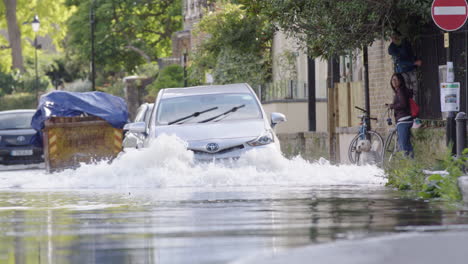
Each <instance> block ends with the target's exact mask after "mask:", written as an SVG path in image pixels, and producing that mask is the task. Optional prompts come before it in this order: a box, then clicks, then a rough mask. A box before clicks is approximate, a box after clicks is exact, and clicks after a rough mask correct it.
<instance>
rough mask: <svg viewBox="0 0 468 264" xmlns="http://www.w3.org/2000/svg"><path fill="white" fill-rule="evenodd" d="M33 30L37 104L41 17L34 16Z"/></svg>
mask: <svg viewBox="0 0 468 264" xmlns="http://www.w3.org/2000/svg"><path fill="white" fill-rule="evenodd" d="M31 26H32V30H33V31H34V34H35V36H34V50H35V63H34V64H35V69H36V102H37V101H38V99H39V98H38V97H39V95H38V94H39V77H38V74H37V48H38V44H37V32H38V31H39V27H40V26H41V23H40V22H39V17H38V16H37V15H35V16H34V19H33V21H32V22H31Z"/></svg>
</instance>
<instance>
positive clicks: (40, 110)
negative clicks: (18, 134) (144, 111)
mask: <svg viewBox="0 0 468 264" xmlns="http://www.w3.org/2000/svg"><path fill="white" fill-rule="evenodd" d="M82 114H88V115H92V116H97V117H100V118H102V119H104V120H106V121H107V122H109V124H110V125H112V126H113V127H115V128H123V126H124V125H125V124H126V123H127V120H128V110H127V103H126V102H125V100H124V99H123V98H120V97H117V96H113V95H110V94H107V93H103V92H85V93H78V92H66V91H53V92H50V93H47V94H45V95H43V96H41V99H40V100H39V105H38V107H37V111H36V113H35V114H34V116H33V118H32V121H31V126H32V127H33V128H34V129H35V130H37V131H41V130H42V129H43V128H44V122H45V121H46V120H47V119H49V118H50V117H52V116H58V117H72V116H80V115H82Z"/></svg>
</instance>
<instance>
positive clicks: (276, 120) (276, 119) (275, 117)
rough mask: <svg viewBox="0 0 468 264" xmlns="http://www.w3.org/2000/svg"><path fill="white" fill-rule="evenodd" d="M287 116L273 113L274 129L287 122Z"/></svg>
mask: <svg viewBox="0 0 468 264" xmlns="http://www.w3.org/2000/svg"><path fill="white" fill-rule="evenodd" d="M286 121H287V120H286V116H285V115H283V114H281V113H271V127H272V128H274V127H275V126H276V125H277V124H279V123H281V122H286Z"/></svg>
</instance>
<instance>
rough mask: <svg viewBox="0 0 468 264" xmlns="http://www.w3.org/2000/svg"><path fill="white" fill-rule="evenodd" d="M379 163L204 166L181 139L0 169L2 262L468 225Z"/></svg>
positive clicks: (211, 254) (221, 250) (229, 249)
mask: <svg viewBox="0 0 468 264" xmlns="http://www.w3.org/2000/svg"><path fill="white" fill-rule="evenodd" d="M385 182H386V180H385V178H384V177H383V172H382V171H381V170H380V169H378V168H376V167H373V166H363V167H357V166H345V165H342V166H334V165H331V164H329V163H328V162H327V161H326V160H319V161H317V162H313V163H310V162H306V161H304V160H303V159H301V158H300V157H297V158H295V159H291V160H288V159H285V158H283V157H282V156H281V155H279V154H278V153H274V152H269V153H264V152H251V153H248V154H247V155H246V156H245V157H242V158H241V159H240V160H239V161H237V162H235V163H233V164H194V163H193V156H192V153H191V152H189V151H186V150H185V146H184V144H183V142H180V141H179V140H178V139H176V138H174V137H170V136H167V137H162V138H161V140H158V141H156V142H155V144H154V145H153V146H152V147H151V148H148V149H144V150H139V151H131V152H128V153H125V154H124V155H122V156H120V157H119V158H118V159H116V160H114V162H113V163H112V164H108V163H106V162H103V163H100V164H95V165H83V166H82V167H80V168H79V169H77V170H68V171H63V172H60V173H55V174H46V173H44V171H43V170H17V171H2V172H0V263H230V262H234V261H239V260H242V259H244V258H249V257H252V256H255V255H257V254H264V253H271V252H282V251H284V250H287V249H291V248H297V247H301V246H306V245H311V244H319V243H329V242H333V241H337V240H340V241H343V240H352V239H360V238H368V237H379V236H385V235H388V234H392V233H403V232H424V231H431V232H433V231H434V230H437V231H441V230H442V231H443V230H468V217H467V216H466V213H464V211H463V210H462V209H460V208H453V207H447V206H445V205H444V204H442V203H434V202H432V203H429V202H427V201H422V200H415V199H410V198H405V197H403V196H402V194H401V193H399V192H397V191H394V190H391V189H388V188H386V187H384V185H385Z"/></svg>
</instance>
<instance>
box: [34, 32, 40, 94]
mask: <svg viewBox="0 0 468 264" xmlns="http://www.w3.org/2000/svg"><path fill="white" fill-rule="evenodd" d="M34 53H35V60H34V68H35V70H36V103H38V102H39V74H38V73H37V34H36V36H35V37H34Z"/></svg>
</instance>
